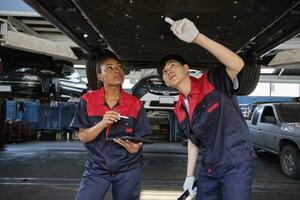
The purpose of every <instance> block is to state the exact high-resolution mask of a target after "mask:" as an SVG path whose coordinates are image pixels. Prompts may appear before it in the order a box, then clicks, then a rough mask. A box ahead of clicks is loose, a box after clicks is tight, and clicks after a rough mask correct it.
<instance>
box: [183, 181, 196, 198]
mask: <svg viewBox="0 0 300 200" xmlns="http://www.w3.org/2000/svg"><path fill="white" fill-rule="evenodd" d="M194 181H195V176H187V177H186V178H185V181H184V184H183V190H184V191H186V190H189V193H190V195H189V196H190V197H194V196H195V195H196V194H197V187H195V188H194V189H193V185H194Z"/></svg>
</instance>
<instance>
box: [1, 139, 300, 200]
mask: <svg viewBox="0 0 300 200" xmlns="http://www.w3.org/2000/svg"><path fill="white" fill-rule="evenodd" d="M144 152H145V166H144V170H143V176H142V193H141V200H154V199H155V200H160V199H161V200H174V199H177V197H178V196H179V195H180V194H181V185H182V182H183V180H184V174H185V167H186V148H185V147H184V146H182V145H181V144H180V143H156V144H152V145H145V147H144ZM87 157H88V155H87V153H86V151H85V149H84V147H83V145H82V144H81V143H80V142H28V143H21V144H11V145H8V146H7V147H6V150H5V151H2V152H0V169H1V170H0V200H19V199H22V200H39V199H41V200H53V199H56V200H69V199H70V200H71V199H73V198H74V195H75V193H76V189H77V188H78V183H79V180H80V177H81V173H82V171H83V165H84V162H85V160H86V159H87ZM299 188H300V181H299V180H292V179H288V178H286V177H285V176H283V175H282V173H281V171H280V166H279V163H278V159H277V158H276V157H274V156H272V155H269V154H261V155H260V157H259V159H258V161H257V163H256V171H255V177H254V183H253V198H252V199H254V200H265V199H272V200H286V199H289V200H298V199H300V190H299ZM111 199H112V198H111V194H110V192H109V193H108V195H107V197H106V198H105V200H111Z"/></svg>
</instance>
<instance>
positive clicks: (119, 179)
mask: <svg viewBox="0 0 300 200" xmlns="http://www.w3.org/2000/svg"><path fill="white" fill-rule="evenodd" d="M140 174H141V168H135V169H132V170H129V171H126V172H121V173H118V174H110V173H107V172H105V171H103V173H101V174H100V175H99V174H97V175H96V174H92V173H90V172H88V173H84V175H83V176H82V179H81V182H80V187H79V190H78V192H77V194H76V197H75V199H76V200H101V199H104V197H105V194H106V192H107V191H108V189H109V186H110V185H111V184H112V193H113V194H112V196H113V199H114V200H124V199H128V200H129V199H130V200H139V199H140V191H141V181H140Z"/></svg>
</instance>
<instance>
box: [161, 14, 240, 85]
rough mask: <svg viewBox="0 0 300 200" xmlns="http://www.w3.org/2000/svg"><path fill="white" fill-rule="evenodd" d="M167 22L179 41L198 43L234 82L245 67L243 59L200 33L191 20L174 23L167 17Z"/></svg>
mask: <svg viewBox="0 0 300 200" xmlns="http://www.w3.org/2000/svg"><path fill="white" fill-rule="evenodd" d="M165 21H166V22H167V23H169V24H170V25H171V31H172V32H173V33H174V34H175V35H176V36H177V37H178V38H179V39H181V40H183V41H185V42H188V43H191V42H193V43H196V44H198V45H199V46H201V47H203V48H204V49H206V50H207V51H209V52H210V53H211V54H212V55H214V56H215V57H216V58H217V59H218V60H219V61H220V62H221V63H222V64H224V65H225V66H226V71H227V73H228V75H229V76H230V78H231V79H232V80H233V79H234V78H235V77H236V76H237V74H238V73H239V72H240V71H241V70H242V68H243V67H244V61H243V60H242V58H241V57H239V56H238V55H237V54H235V53H234V52H232V51H231V50H229V49H228V48H226V47H224V46H223V45H221V44H219V43H217V42H215V41H213V40H211V39H210V38H208V37H206V36H205V35H203V34H202V33H199V30H198V29H197V27H196V26H195V25H194V23H193V22H191V21H190V20H188V19H186V18H184V19H182V20H178V21H174V20H172V19H170V18H168V17H167V18H165Z"/></svg>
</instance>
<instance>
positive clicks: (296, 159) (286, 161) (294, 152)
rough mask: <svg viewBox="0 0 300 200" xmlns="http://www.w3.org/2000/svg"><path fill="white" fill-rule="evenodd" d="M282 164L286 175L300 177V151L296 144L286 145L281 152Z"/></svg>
mask: <svg viewBox="0 0 300 200" xmlns="http://www.w3.org/2000/svg"><path fill="white" fill-rule="evenodd" d="M280 165H281V169H282V171H283V173H284V175H286V176H288V177H290V178H295V179H299V178H300V152H299V150H298V149H297V147H295V146H294V145H290V144H288V145H285V146H284V147H283V148H282V150H281V152H280Z"/></svg>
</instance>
